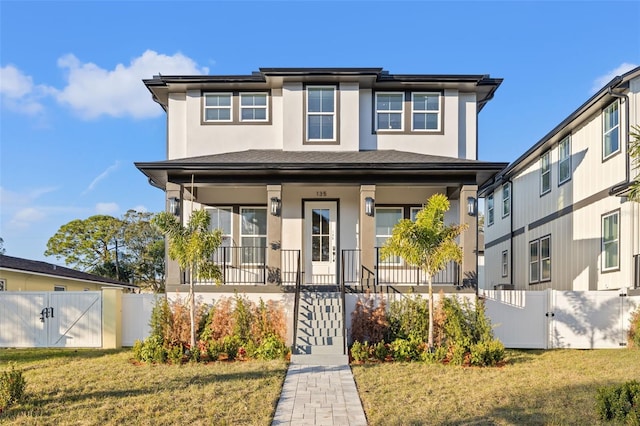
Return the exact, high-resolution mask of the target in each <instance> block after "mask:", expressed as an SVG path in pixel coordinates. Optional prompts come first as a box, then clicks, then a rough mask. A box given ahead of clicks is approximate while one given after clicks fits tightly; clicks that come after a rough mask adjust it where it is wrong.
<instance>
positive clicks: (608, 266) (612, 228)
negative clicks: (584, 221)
mask: <svg viewBox="0 0 640 426" xmlns="http://www.w3.org/2000/svg"><path fill="white" fill-rule="evenodd" d="M619 235H620V212H619V211H615V212H613V213H608V214H606V215H604V216H602V270H603V271H613V270H617V269H618V268H620V244H619V238H620V237H619Z"/></svg>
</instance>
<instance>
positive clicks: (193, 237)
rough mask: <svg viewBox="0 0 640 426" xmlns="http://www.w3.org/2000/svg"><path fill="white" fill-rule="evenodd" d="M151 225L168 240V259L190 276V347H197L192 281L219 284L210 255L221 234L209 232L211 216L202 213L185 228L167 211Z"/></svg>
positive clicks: (218, 275) (191, 218)
mask: <svg viewBox="0 0 640 426" xmlns="http://www.w3.org/2000/svg"><path fill="white" fill-rule="evenodd" d="M152 222H153V223H154V224H155V225H156V226H157V227H158V228H159V229H160V231H161V232H162V233H163V234H165V235H166V236H167V238H168V240H169V257H170V258H171V259H173V260H175V261H177V262H178V264H179V265H180V268H181V269H182V270H185V271H187V273H188V277H189V313H190V322H191V347H192V348H193V347H195V344H196V324H195V311H196V307H195V303H196V301H195V294H194V288H193V286H194V280H201V279H213V280H216V281H217V282H220V280H221V279H222V272H221V271H220V268H219V267H218V265H216V263H215V262H214V261H213V253H214V252H215V251H216V250H217V249H218V247H220V245H221V244H222V231H221V230H220V229H215V230H213V231H211V230H209V224H210V223H211V217H210V216H209V213H207V212H206V211H205V210H196V211H194V212H192V213H191V217H190V218H189V221H188V222H187V224H186V225H182V223H180V221H179V220H178V218H176V217H175V216H174V215H172V214H171V213H168V212H161V213H159V214H158V215H156V216H155V217H154V218H153V220H152Z"/></svg>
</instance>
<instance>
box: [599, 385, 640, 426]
mask: <svg viewBox="0 0 640 426" xmlns="http://www.w3.org/2000/svg"><path fill="white" fill-rule="evenodd" d="M596 410H597V412H598V416H599V417H600V419H602V420H613V421H615V422H616V423H620V424H628V425H640V382H637V381H635V380H632V381H630V382H626V383H623V384H621V385H613V386H605V387H601V388H599V389H598V393H597V395H596Z"/></svg>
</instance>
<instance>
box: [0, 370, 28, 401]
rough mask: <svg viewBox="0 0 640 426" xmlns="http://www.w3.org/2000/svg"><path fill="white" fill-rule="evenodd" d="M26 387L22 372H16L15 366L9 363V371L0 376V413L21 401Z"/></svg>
mask: <svg viewBox="0 0 640 426" xmlns="http://www.w3.org/2000/svg"><path fill="white" fill-rule="evenodd" d="M26 386H27V382H26V381H25V379H24V377H23V376H22V370H17V369H16V366H15V364H13V363H11V364H10V366H9V369H8V370H5V371H3V372H2V375H0V413H2V412H3V411H4V410H6V409H7V408H9V407H10V406H11V405H13V404H17V403H19V402H21V401H22V399H23V397H24V389H25V387H26Z"/></svg>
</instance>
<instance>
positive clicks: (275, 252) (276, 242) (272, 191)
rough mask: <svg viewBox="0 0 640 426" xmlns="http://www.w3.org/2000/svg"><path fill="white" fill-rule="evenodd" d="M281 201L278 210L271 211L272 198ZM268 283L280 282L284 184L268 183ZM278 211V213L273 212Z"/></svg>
mask: <svg viewBox="0 0 640 426" xmlns="http://www.w3.org/2000/svg"><path fill="white" fill-rule="evenodd" d="M273 198H276V199H278V200H279V202H280V207H279V209H278V211H277V212H272V211H271V200H272V199H273ZM267 211H268V212H269V213H267V265H266V266H267V284H280V283H281V282H282V275H281V258H282V256H281V252H280V248H281V246H282V185H267ZM273 213H276V214H273Z"/></svg>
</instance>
